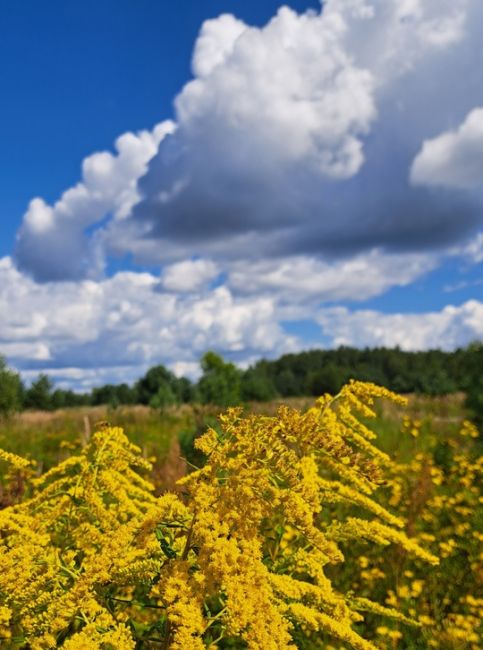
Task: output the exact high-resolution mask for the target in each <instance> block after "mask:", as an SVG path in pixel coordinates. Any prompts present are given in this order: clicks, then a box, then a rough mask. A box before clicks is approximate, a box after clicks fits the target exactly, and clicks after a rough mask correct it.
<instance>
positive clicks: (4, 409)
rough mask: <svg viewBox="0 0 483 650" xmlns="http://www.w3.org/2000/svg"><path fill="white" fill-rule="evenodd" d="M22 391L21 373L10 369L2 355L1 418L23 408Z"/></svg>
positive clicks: (0, 380)
mask: <svg viewBox="0 0 483 650" xmlns="http://www.w3.org/2000/svg"><path fill="white" fill-rule="evenodd" d="M22 391H23V386H22V382H21V381H20V377H19V375H18V374H17V373H16V372H14V371H13V370H10V369H9V368H8V367H7V365H6V363H5V360H4V359H3V358H2V357H0V418H5V417H8V416H10V415H11V414H12V413H14V412H15V411H19V410H20V409H21V407H22Z"/></svg>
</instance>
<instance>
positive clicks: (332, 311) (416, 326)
mask: <svg viewBox="0 0 483 650" xmlns="http://www.w3.org/2000/svg"><path fill="white" fill-rule="evenodd" d="M317 320H318V322H319V324H320V325H321V326H322V329H323V332H324V334H325V335H326V336H328V337H330V338H331V340H332V344H333V345H335V346H337V345H353V346H356V347H365V346H387V347H395V346H399V347H400V348H401V349H403V350H426V349H429V348H441V349H443V350H452V349H455V348H457V347H463V346H465V345H468V344H469V343H471V342H473V341H475V340H481V339H482V338H483V303H482V302H479V301H477V300H469V301H468V302H466V303H464V304H462V305H460V306H454V305H448V306H446V307H444V309H442V310H441V311H439V312H428V313H422V314H383V313H380V312H377V311H370V310H360V311H349V310H348V309H347V308H345V307H333V308H329V309H322V310H321V311H320V312H319V314H318V316H317Z"/></svg>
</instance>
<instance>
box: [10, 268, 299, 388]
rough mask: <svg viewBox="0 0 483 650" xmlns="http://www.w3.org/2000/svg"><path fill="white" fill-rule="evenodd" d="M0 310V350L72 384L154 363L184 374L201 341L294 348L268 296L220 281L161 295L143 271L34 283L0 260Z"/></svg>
mask: <svg viewBox="0 0 483 650" xmlns="http://www.w3.org/2000/svg"><path fill="white" fill-rule="evenodd" d="M0 314H1V318H0V354H5V355H6V356H7V357H8V359H9V361H10V362H11V363H13V364H14V365H16V366H17V367H19V368H20V369H21V370H22V371H29V372H30V374H32V373H33V372H39V371H40V370H48V371H49V372H50V374H52V376H53V377H59V378H60V379H61V381H63V382H64V385H66V382H67V383H69V382H70V385H75V386H77V387H79V386H81V385H82V386H85V385H86V383H85V382H95V381H97V380H99V379H100V378H102V379H103V380H104V381H106V380H111V381H113V380H115V381H117V382H121V381H131V380H133V379H135V378H137V377H138V376H139V375H140V374H141V373H142V372H143V371H144V370H145V369H146V368H147V367H148V366H151V365H153V364H155V363H164V364H166V365H168V366H170V367H173V369H174V370H175V371H177V372H183V371H189V372H190V373H191V374H193V373H194V369H195V367H196V364H197V361H198V359H199V357H200V356H201V355H202V354H203V353H204V352H205V351H206V350H208V349H217V350H218V351H219V352H221V353H222V354H225V355H227V356H228V357H230V358H234V359H237V360H238V359H240V360H242V359H243V358H244V357H246V356H251V357H253V356H260V355H268V356H276V355H278V354H280V353H282V352H284V351H288V350H291V349H293V348H294V347H295V346H296V340H295V339H294V338H293V337H291V336H288V335H286V334H285V333H284V332H283V330H282V329H281V327H280V326H279V324H278V322H277V314H276V306H275V303H274V301H273V300H271V299H270V298H260V297H253V298H235V297H234V296H233V295H232V293H231V292H230V291H229V290H228V289H227V288H226V287H218V288H217V289H215V290H214V291H211V292H201V293H189V294H186V295H184V296H183V295H175V294H173V293H163V292H162V291H160V289H159V279H158V278H157V277H155V276H154V275H151V274H149V273H127V272H124V273H118V274H116V275H114V276H113V277H111V278H108V279H104V280H100V281H92V280H84V281H82V282H56V283H43V284H38V283H35V282H34V281H33V280H32V279H30V278H29V277H27V276H26V275H24V274H22V273H21V272H19V271H18V270H17V269H15V267H14V266H13V264H12V261H11V260H10V259H9V258H3V259H2V260H0ZM68 369H70V370H68ZM120 369H124V370H123V372H125V375H124V376H121V375H120V374H119V373H120ZM84 371H85V377H84V379H83V380H82V381H83V382H84V383H82V382H80V377H81V376H84V375H83V374H82V375H81V373H84Z"/></svg>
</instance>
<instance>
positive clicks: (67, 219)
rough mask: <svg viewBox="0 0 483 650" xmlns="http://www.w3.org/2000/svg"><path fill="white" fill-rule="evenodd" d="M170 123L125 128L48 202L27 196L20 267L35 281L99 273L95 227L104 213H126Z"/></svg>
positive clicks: (20, 239) (19, 245) (118, 215)
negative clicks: (75, 180) (109, 147)
mask: <svg viewBox="0 0 483 650" xmlns="http://www.w3.org/2000/svg"><path fill="white" fill-rule="evenodd" d="M174 128H175V126H174V124H173V123H172V122H170V121H165V122H162V123H161V124H158V125H157V126H155V127H154V129H153V130H152V131H141V132H140V133H137V134H134V133H124V134H123V135H121V136H120V137H119V138H117V140H116V142H115V149H116V153H115V154H112V153H110V152H108V151H103V152H100V153H95V154H92V155H91V156H89V157H88V158H86V159H85V160H84V162H83V164H82V178H83V180H82V181H81V182H79V183H78V184H77V185H76V186H75V187H72V188H70V189H68V190H66V191H65V192H64V193H63V194H62V196H61V198H60V199H59V200H58V201H57V202H56V203H55V204H54V205H53V206H50V205H48V204H46V203H45V201H44V200H43V199H41V198H38V197H37V198H34V199H32V201H31V202H30V205H29V207H28V210H27V212H26V213H25V215H24V219H23V223H22V226H21V228H20V230H19V232H18V234H17V249H16V258H17V262H18V264H19V266H20V268H22V269H25V270H26V271H29V272H31V273H32V275H33V276H34V277H35V278H36V279H38V280H40V281H48V280H70V279H75V278H80V277H96V276H98V275H99V273H100V271H101V270H102V267H103V264H104V252H103V251H102V249H101V246H100V244H101V242H100V240H99V238H98V237H96V233H95V228H94V227H95V226H96V224H98V222H99V221H102V220H103V219H104V218H105V217H106V216H109V217H110V218H112V219H113V220H114V221H119V220H122V219H124V218H126V217H127V215H128V214H129V212H130V210H131V208H132V206H133V205H134V204H135V203H136V202H137V201H138V200H139V198H140V197H139V194H138V190H137V185H136V183H137V180H138V179H139V177H140V176H142V174H143V173H144V172H145V171H146V169H147V163H148V161H149V160H150V159H151V158H152V157H153V156H154V154H155V153H156V151H157V148H158V146H159V144H160V142H161V141H162V140H163V139H164V137H165V136H166V135H167V134H168V133H172V132H173V131H174ZM90 227H91V228H93V229H94V230H93V232H91V233H89V232H88V229H89V228H90Z"/></svg>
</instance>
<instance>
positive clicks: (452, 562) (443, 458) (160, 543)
mask: <svg viewBox="0 0 483 650" xmlns="http://www.w3.org/2000/svg"><path fill="white" fill-rule="evenodd" d="M361 386H362V388H357V385H355V387H354V388H349V389H348V390H347V391H346V392H344V391H343V392H342V394H341V397H338V398H337V399H336V400H329V401H325V402H324V401H323V402H320V403H319V404H318V405H317V407H316V408H315V410H314V409H313V408H310V407H313V405H314V401H313V400H311V399H309V398H307V399H300V398H297V399H290V400H284V403H285V404H286V406H288V407H289V408H288V409H286V408H284V407H283V406H282V405H281V402H280V401H273V402H270V403H264V404H261V403H250V404H247V405H246V406H245V413H246V414H247V417H248V419H247V420H243V419H242V420H240V419H239V417H238V416H237V415H236V414H233V415H232V416H225V417H224V419H222V420H218V418H217V409H216V408H214V407H208V406H203V407H202V406H199V405H184V406H182V407H171V408H166V409H164V410H163V411H162V412H160V411H157V410H154V409H151V408H148V407H141V406H134V407H126V406H124V407H118V408H115V409H112V408H107V407H95V408H87V407H82V408H71V409H64V410H59V411H55V412H50V413H46V412H24V413H22V414H19V415H17V416H15V417H13V418H11V419H10V420H6V421H4V422H2V425H1V428H0V449H4V450H5V451H7V452H10V453H13V454H16V456H15V457H12V458H9V457H8V456H6V457H5V460H6V461H8V462H10V463H13V465H12V467H11V468H10V470H9V471H5V472H4V473H3V474H2V475H1V476H2V485H1V491H0V497H1V501H2V505H3V506H4V508H3V510H2V509H0V515H1V516H3V529H4V532H5V538H4V539H3V541H2V540H0V543H3V544H4V545H5V547H4V549H3V550H4V551H5V553H4V560H3V561H2V562H3V565H2V567H3V568H2V571H0V595H2V594H3V599H4V602H5V605H6V606H2V604H1V603H0V637H1V639H2V641H1V644H0V647H2V648H6V649H7V648H8V649H9V650H20V649H22V648H27V647H32V648H34V647H35V648H50V647H63V648H65V649H66V650H78V649H79V648H89V649H90V648H95V649H96V650H117V649H119V650H143V649H146V650H148V649H150V648H153V649H154V648H159V647H163V648H168V647H173V648H183V650H198V649H200V650H201V648H211V649H212V650H215V648H217V649H220V650H223V649H225V648H226V649H228V648H231V649H238V648H239V649H240V650H241V649H243V648H260V649H261V648H263V650H265V648H267V650H279V648H289V647H293V646H292V645H290V643H291V641H289V639H292V640H293V641H294V642H295V644H296V645H295V647H297V648H303V649H304V650H316V649H321V650H334V649H342V648H348V647H354V648H360V649H361V650H372V649H376V648H381V649H384V650H395V649H397V648H399V649H400V650H424V649H426V648H436V649H438V648H441V649H442V650H478V649H479V648H480V647H481V645H480V641H481V632H482V631H481V624H480V623H481V614H482V610H483V599H482V598H481V597H479V595H478V588H479V587H478V585H479V584H481V579H482V575H483V571H482V564H481V561H482V558H481V550H480V549H481V541H482V536H481V529H482V521H481V492H480V483H479V482H480V481H481V469H482V463H481V453H480V452H481V446H480V441H479V439H478V438H477V432H476V430H475V429H474V428H472V427H471V425H470V424H467V423H465V415H466V414H465V411H464V407H463V404H464V396H463V395H462V394H455V395H451V396H448V397H439V398H436V397H425V396H421V395H414V396H410V397H409V400H408V405H407V406H403V405H401V404H400V403H397V402H392V401H390V400H387V399H382V400H381V399H379V398H376V400H375V405H374V411H375V414H376V418H375V419H372V418H369V417H368V415H369V414H368V412H365V411H364V408H365V407H364V406H363V407H362V409H361V410H358V409H359V407H358V406H357V405H358V404H362V405H364V403H365V400H366V401H367V400H368V401H367V403H368V404H369V405H370V404H371V397H370V391H371V390H375V389H371V388H370V386H369V388H368V387H367V386H368V385H365V384H362V385H361ZM377 390H379V389H377ZM351 391H355V392H354V393H353V392H351ZM357 391H359V392H357ZM367 391H369V392H367ZM354 400H355V401H354ZM307 409H309V410H307ZM354 414H357V416H356V417H357V420H353V419H351V418H352V417H353V415H354ZM266 416H270V417H269V418H267V417H266ZM314 417H315V418H316V419H314ZM319 418H320V419H319ZM357 422H359V424H357ZM116 427H122V428H123V429H124V431H125V433H126V434H127V438H125V437H124V435H123V433H122V432H121V430H120V429H117V428H116ZM208 427H213V428H214V429H213V430H212V431H211V433H210V432H209V431H208V433H205V432H206V430H207V428H208ZM366 427H369V428H366ZM370 430H372V431H374V432H376V433H377V442H375V446H373V443H372V442H371V434H370ZM287 433H288V437H287ZM203 434H204V435H203ZM198 438H199V439H200V440H199V444H200V449H196V448H195V446H194V444H193V443H194V441H195V440H196V439H198ZM128 439H129V441H131V442H134V443H136V445H137V446H138V447H139V449H138V450H137V449H136V448H133V447H131V446H130V444H129V442H128ZM213 445H215V446H213ZM376 447H377V448H376ZM214 450H216V453H215V452H214ZM378 450H380V451H378ZM381 452H383V453H382V454H381ZM384 452H385V453H384ZM206 454H208V465H206V466H205V469H204V470H203V472H207V473H205V474H199V473H197V472H196V471H195V472H192V470H193V468H194V466H203V465H204V463H205V462H206ZM213 454H214V455H213ZM385 454H387V456H386V455H385ZM20 456H21V457H24V458H29V459H31V460H33V461H35V464H34V465H33V466H30V467H28V469H27V468H26V466H25V465H24V464H23V461H21V460H20V459H18V458H17V457H20ZM314 463H316V464H314ZM7 464H8V463H5V461H4V462H2V463H1V467H4V468H6V466H7ZM136 468H137V469H136ZM133 470H134V471H133ZM314 471H315V474H314V473H313V472H314ZM183 476H186V477H187V478H186V479H185V480H184V483H183V486H182V487H180V486H178V485H177V480H178V479H180V478H181V477H183ZM145 479H148V480H149V481H150V483H151V484H152V485H153V489H154V497H153V494H152V493H151V489H150V487H149V484H148V483H145ZM314 490H315V491H314ZM175 495H176V496H175ZM267 495H270V496H269V498H267ZM15 504H19V505H17V506H15ZM8 506H11V507H8ZM12 506H13V507H12ZM307 517H308V518H307ZM230 521H231V522H232V523H231V524H228V522H230ZM203 522H205V523H203ZM245 524H247V525H245ZM133 525H134V528H133ZM136 531H137V532H136ZM139 531H144V532H143V533H142V535H141V537H139V534H140V533H139ZM254 535H255V536H254ZM46 539H48V540H49V541H48V543H47V544H46V541H45V540H46ZM253 545H254V546H253ZM254 549H255V550H254ZM89 558H90V559H89ZM236 558H238V559H236ZM295 559H296V561H295ZM20 566H22V571H20V568H19V567H20ZM41 567H45V569H44V568H42V570H40V568H41ZM162 576H164V577H162ZM194 576H199V577H198V578H197V579H196V580H195V579H194ZM86 584H87V585H89V592H88V594H91V595H88V594H86V593H85V592H84V585H86ZM255 585H257V586H255ZM29 594H30V595H29ZM183 594H184V595H183ZM30 601H32V602H31V603H30ZM59 603H62V605H59ZM59 607H60V609H59ZM56 612H59V613H56ZM76 612H77V613H76ZM228 613H229V614H228ZM2 617H3V618H2ZM245 620H246V621H247V622H246V623H241V624H240V621H245ZM276 620H278V621H279V622H278V623H277V625H276V626H274V621H276ZM240 625H241V627H240ZM266 635H268V636H266ZM32 640H34V641H35V642H36V643H37V645H35V644H34V645H30V643H31V641H32ZM86 644H89V645H86Z"/></svg>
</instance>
